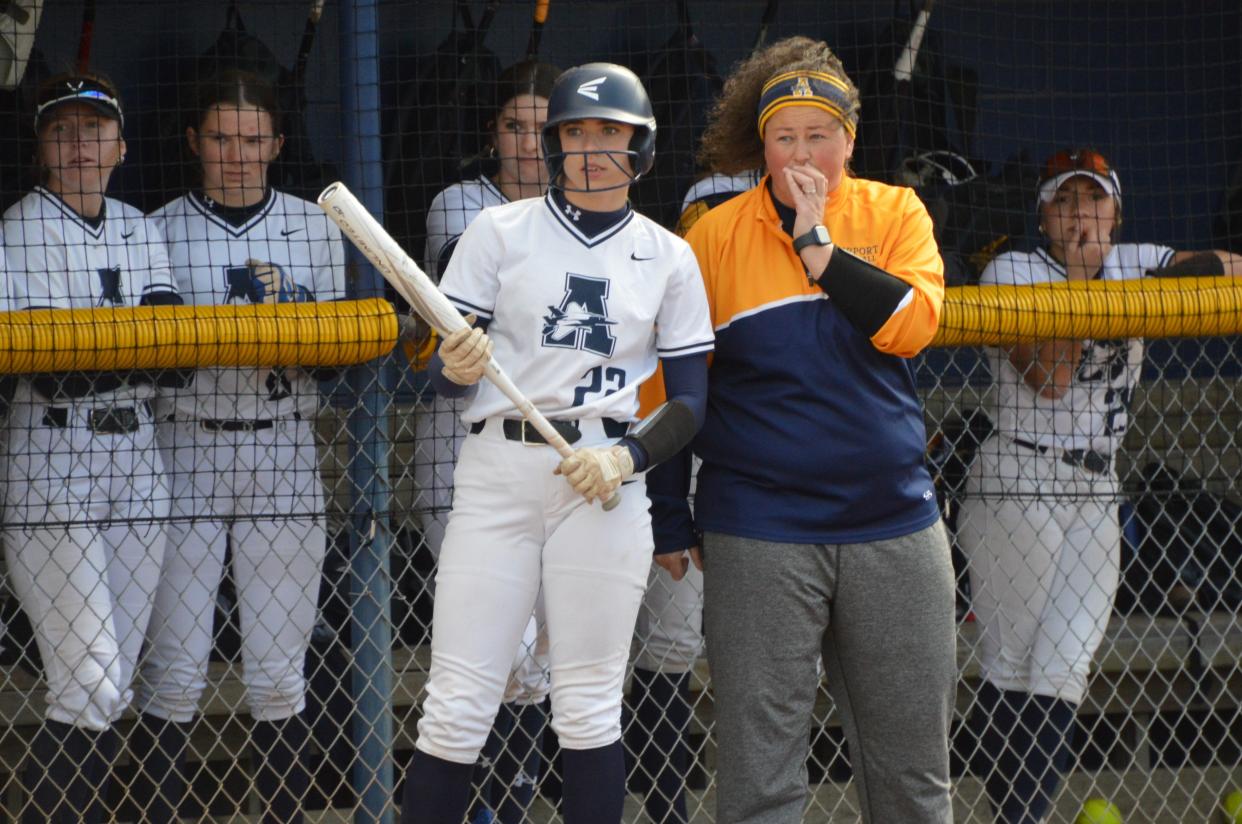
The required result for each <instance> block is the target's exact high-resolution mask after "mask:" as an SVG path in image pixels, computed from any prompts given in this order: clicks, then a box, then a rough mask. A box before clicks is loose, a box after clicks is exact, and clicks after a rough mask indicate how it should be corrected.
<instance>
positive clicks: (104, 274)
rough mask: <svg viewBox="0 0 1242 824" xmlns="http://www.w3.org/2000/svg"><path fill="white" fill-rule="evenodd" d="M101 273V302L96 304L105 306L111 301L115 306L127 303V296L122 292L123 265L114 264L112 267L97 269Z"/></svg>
mask: <svg viewBox="0 0 1242 824" xmlns="http://www.w3.org/2000/svg"><path fill="white" fill-rule="evenodd" d="M95 271H96V272H98V273H99V303H97V304H95V305H96V306H103V305H104V303H111V304H112V305H113V306H123V305H124V304H125V296H124V295H122V294H121V267H120V266H113V267H112V268H110V269H96V270H95Z"/></svg>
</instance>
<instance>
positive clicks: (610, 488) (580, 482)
mask: <svg viewBox="0 0 1242 824" xmlns="http://www.w3.org/2000/svg"><path fill="white" fill-rule="evenodd" d="M556 474H557V475H564V476H565V480H567V481H569V485H570V486H572V487H573V488H574V491H575V492H577V493H578V494H579V495H581V496H582V497H584V498H586V499H587V503H591V502H592V501H594V500H595V499H596V498H598V499H600V500H601V501H606V500H608V499H609V498H611V497H612V493H614V492H616V491H617V487H619V486H621V483H622V481H624V480H625V479H627V478H629V477H630V476H631V475H633V474H634V456H633V455H632V454H631V453H630V449H629V447H627V446H625V445H623V444H617V445H615V446H604V447H596V446H587V447H583V448H582V449H579V450H577V451H576V452H574V454H572V455H570V456H569V457H568V458H566V459H565V460H563V461H561V464H560V466H558V467H557V468H556Z"/></svg>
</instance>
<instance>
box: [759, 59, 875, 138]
mask: <svg viewBox="0 0 1242 824" xmlns="http://www.w3.org/2000/svg"><path fill="white" fill-rule="evenodd" d="M786 106H816V107H818V108H820V109H823V110H824V111H826V112H828V114H830V115H832V116H833V117H835V118H836V119H837V120H840V121H841V125H842V126H844V127H845V131H847V132H849V135H850V137H851V138H853V137H854V123H853V122H852V121H851V120H850V118H849V110H850V99H849V86H847V85H846V84H845V81H843V80H841V79H840V78H838V77H834V76H833V75H831V74H827V73H826V72H812V71H792V72H784V73H782V74H778V75H777V76H776V77H773V78H772V79H771V80H769V81H768V82H767V83H764V84H763V91H762V92H760V93H759V139H760V140H762V139H763V131H764V129H765V128H766V127H767V125H768V120H770V119H771V117H772V115H774V114H776V113H777V112H779V111H780V110H781V109H783V108H785V107H786Z"/></svg>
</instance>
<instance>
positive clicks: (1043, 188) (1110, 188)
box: [1039, 169, 1121, 203]
mask: <svg viewBox="0 0 1242 824" xmlns="http://www.w3.org/2000/svg"><path fill="white" fill-rule="evenodd" d="M1071 177H1089V178H1091V179H1092V180H1094V181H1095V182H1096V183H1098V184H1100V186H1102V187H1103V188H1104V191H1106V192H1108V193H1109V194H1110V195H1112V196H1113V198H1114V199H1115V200H1116V201H1117V202H1118V203H1121V181H1120V180H1118V179H1117V174H1116V173H1115V172H1109V173H1108V174H1106V175H1104V174H1100V173H1099V172H1093V171H1091V170H1090V169H1071V170H1069V171H1068V172H1061V174H1059V175H1057V176H1056V177H1050V178H1048V179H1047V180H1045V181H1044V182H1043V183H1041V184H1039V201H1040V202H1041V203H1051V202H1052V198H1053V196H1055V195H1056V193H1057V189H1060V188H1061V184H1062V183H1064V182H1065V181H1067V180H1069V179H1070V178H1071Z"/></svg>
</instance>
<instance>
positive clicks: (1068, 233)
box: [957, 149, 1242, 824]
mask: <svg viewBox="0 0 1242 824" xmlns="http://www.w3.org/2000/svg"><path fill="white" fill-rule="evenodd" d="M1121 202H1122V198H1121V181H1120V178H1119V177H1118V176H1117V173H1116V171H1115V170H1114V169H1113V167H1112V165H1111V164H1110V163H1109V162H1108V160H1107V159H1106V158H1105V157H1104V156H1103V155H1102V154H1100V153H1099V152H1097V151H1093V150H1090V149H1078V150H1073V151H1063V152H1058V153H1057V154H1055V155H1053V156H1052V157H1051V158H1050V159H1049V160H1048V162H1047V164H1046V166H1045V169H1044V173H1043V176H1042V178H1041V180H1040V184H1039V191H1038V196H1037V199H1036V208H1037V209H1038V211H1039V229H1040V234H1041V235H1042V237H1043V240H1044V243H1043V245H1042V246H1040V247H1039V248H1037V249H1036V250H1035V251H1033V252H1006V253H1005V254H1002V255H1000V256H999V257H997V258H996V259H995V260H993V261H992V262H991V263H989V264H988V267H987V268H986V269H985V270H984V272H983V276H982V278H981V280H980V282H981V283H984V284H1000V285H1019V286H1021V285H1034V284H1048V283H1064V282H1071V281H1088V280H1101V281H1115V280H1128V279H1133V278H1141V277H1144V276H1148V275H1154V276H1164V277H1172V276H1180V275H1221V274H1230V275H1235V274H1239V273H1242V258H1240V257H1238V256H1236V255H1232V254H1229V253H1227V252H1188V251H1181V252H1179V251H1175V250H1173V249H1171V248H1169V247H1167V246H1162V245H1159V244H1153V243H1122V242H1120V240H1119V234H1120V229H1121ZM988 356H989V359H990V361H991V366H992V375H993V376H994V377H995V380H996V395H995V406H994V408H993V409H992V410H990V412H991V416H992V419H993V420H994V421H995V422H996V429H995V431H994V432H993V433H992V435H991V437H989V438H988V439H987V440H986V441H984V443H983V444H982V445H981V446H980V448H979V453H978V456H977V458H976V460H975V462H974V465H973V466H972V467H971V471H970V474H969V476H968V478H967V481H966V488H965V499H964V500H963V501H962V505H961V509H960V511H959V514H958V519H957V524H958V526H957V540H958V544H959V546H960V547H961V549H962V551H963V552H964V553H965V555H966V557H967V559H968V561H969V570H970V582H971V605H972V608H973V609H974V613H975V616H976V617H977V619H978V622H979V626H980V629H981V640H980V645H979V658H980V668H981V674H982V676H983V682H982V686H981V687H980V689H979V696H978V703H977V705H976V708H975V711H974V713H973V715H972V717H971V719H970V723H971V726H972V728H973V729H974V731H975V733H976V735H977V736H978V740H979V749H978V750H977V751H976V761H977V765H978V766H977V768H976V769H977V771H978V772H979V774H980V775H981V776H982V777H983V778H984V782H985V786H986V788H987V794H988V799H989V801H990V802H991V805H992V809H993V813H994V814H995V816H996V821H997V822H998V824H1019V823H1020V824H1035V822H1040V821H1043V820H1044V816H1045V815H1046V814H1047V812H1048V809H1049V806H1050V804H1051V801H1052V798H1053V795H1054V794H1055V791H1056V788H1057V785H1058V783H1059V781H1060V774H1061V772H1062V771H1063V770H1064V768H1065V765H1066V763H1067V762H1068V759H1069V756H1070V751H1069V741H1068V739H1069V733H1070V730H1071V727H1072V725H1073V721H1074V715H1075V711H1076V709H1077V707H1078V705H1079V704H1080V703H1081V702H1082V700H1083V696H1084V695H1085V693H1086V689H1087V676H1088V672H1089V670H1090V667H1091V660H1092V658H1093V657H1094V655H1095V652H1096V650H1097V649H1098V648H1099V646H1100V643H1101V641H1102V640H1103V638H1104V632H1105V630H1106V628H1107V626H1108V618H1109V615H1110V614H1111V612H1112V604H1113V597H1114V595H1115V594H1116V591H1117V584H1118V575H1119V564H1120V558H1119V554H1120V546H1121V532H1120V525H1119V523H1118V517H1117V508H1118V506H1117V505H1118V502H1119V500H1120V486H1119V484H1118V481H1117V475H1116V471H1115V469H1114V464H1113V455H1114V453H1115V452H1116V451H1117V449H1118V448H1119V447H1120V446H1121V442H1122V438H1123V437H1124V434H1125V431H1126V427H1127V425H1128V423H1129V410H1128V407H1129V403H1130V398H1131V396H1132V394H1133V392H1134V387H1135V385H1136V384H1137V383H1138V380H1139V374H1140V371H1141V368H1142V363H1143V341H1142V340H1140V339H1123V340H1068V339H1060V340H1044V341H1035V342H1032V343H1020V344H1017V345H1014V346H1011V347H1004V348H998V347H990V348H989V349H988Z"/></svg>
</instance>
